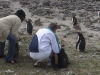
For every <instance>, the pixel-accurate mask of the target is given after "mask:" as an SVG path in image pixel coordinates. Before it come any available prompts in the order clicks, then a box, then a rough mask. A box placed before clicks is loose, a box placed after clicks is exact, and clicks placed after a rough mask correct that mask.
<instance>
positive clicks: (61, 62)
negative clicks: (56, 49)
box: [51, 48, 69, 68]
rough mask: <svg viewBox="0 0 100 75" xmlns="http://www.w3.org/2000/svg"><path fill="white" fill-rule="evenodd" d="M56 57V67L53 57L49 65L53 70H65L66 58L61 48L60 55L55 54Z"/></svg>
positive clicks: (67, 62)
mask: <svg viewBox="0 0 100 75" xmlns="http://www.w3.org/2000/svg"><path fill="white" fill-rule="evenodd" d="M57 56H58V65H56V64H55V56H54V54H53V56H52V57H51V65H52V67H53V68H66V67H67V66H68V64H69V61H68V56H67V54H66V53H65V51H64V49H63V48H62V49H61V51H60V53H58V54H57Z"/></svg>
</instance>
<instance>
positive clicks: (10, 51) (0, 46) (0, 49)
mask: <svg viewBox="0 0 100 75" xmlns="http://www.w3.org/2000/svg"><path fill="white" fill-rule="evenodd" d="M7 40H8V41H9V45H8V54H7V57H6V61H12V60H14V56H15V44H16V43H17V39H16V37H15V36H14V35H13V34H12V33H9V35H8V37H7ZM4 47H5V42H3V43H2V42H0V56H2V55H4Z"/></svg>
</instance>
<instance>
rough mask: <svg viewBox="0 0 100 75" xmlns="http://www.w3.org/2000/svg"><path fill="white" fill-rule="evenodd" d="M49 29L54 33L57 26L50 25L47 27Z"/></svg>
mask: <svg viewBox="0 0 100 75" xmlns="http://www.w3.org/2000/svg"><path fill="white" fill-rule="evenodd" d="M49 28H50V29H51V30H52V31H53V32H56V30H57V28H58V26H57V23H51V24H50V25H49Z"/></svg>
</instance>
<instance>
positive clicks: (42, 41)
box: [29, 23, 61, 65]
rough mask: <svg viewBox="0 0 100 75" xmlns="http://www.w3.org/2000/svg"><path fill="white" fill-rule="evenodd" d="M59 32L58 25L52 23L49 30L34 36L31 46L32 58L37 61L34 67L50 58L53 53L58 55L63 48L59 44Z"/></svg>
mask: <svg viewBox="0 0 100 75" xmlns="http://www.w3.org/2000/svg"><path fill="white" fill-rule="evenodd" d="M56 30H57V24H56V23H51V24H50V25H49V27H48V28H43V29H39V30H38V31H37V32H36V34H35V35H34V36H33V39H32V41H31V43H30V45H29V50H30V57H31V58H32V59H35V60H37V62H36V63H35V64H34V65H37V64H38V63H39V62H41V61H43V60H45V59H47V58H50V56H51V55H52V52H54V53H55V54H58V53H59V52H60V49H61V46H60V44H59V40H58V37H57V36H56V34H55V32H56Z"/></svg>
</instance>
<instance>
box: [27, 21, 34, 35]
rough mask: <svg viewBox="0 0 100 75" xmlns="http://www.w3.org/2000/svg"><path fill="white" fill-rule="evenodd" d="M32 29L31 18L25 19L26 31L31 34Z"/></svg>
mask: <svg viewBox="0 0 100 75" xmlns="http://www.w3.org/2000/svg"><path fill="white" fill-rule="evenodd" d="M32 31H33V26H32V23H31V19H28V21H27V33H29V34H30V35H32Z"/></svg>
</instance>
